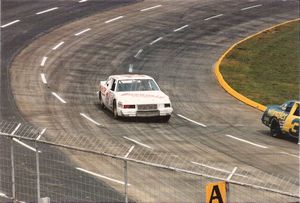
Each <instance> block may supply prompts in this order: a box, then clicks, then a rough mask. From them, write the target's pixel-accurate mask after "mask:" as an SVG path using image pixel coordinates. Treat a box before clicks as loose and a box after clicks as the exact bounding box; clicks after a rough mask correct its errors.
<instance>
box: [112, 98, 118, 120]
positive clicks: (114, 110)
mask: <svg viewBox="0 0 300 203" xmlns="http://www.w3.org/2000/svg"><path fill="white" fill-rule="evenodd" d="M113 116H114V119H118V118H119V115H118V112H117V103H116V100H114V102H113Z"/></svg>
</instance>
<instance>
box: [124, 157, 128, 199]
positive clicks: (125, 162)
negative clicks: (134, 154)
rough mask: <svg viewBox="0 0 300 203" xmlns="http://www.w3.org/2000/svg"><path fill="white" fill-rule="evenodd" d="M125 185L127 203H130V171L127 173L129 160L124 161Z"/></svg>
mask: <svg viewBox="0 0 300 203" xmlns="http://www.w3.org/2000/svg"><path fill="white" fill-rule="evenodd" d="M124 185H125V203H128V171H127V160H124Z"/></svg>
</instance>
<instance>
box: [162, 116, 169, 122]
mask: <svg viewBox="0 0 300 203" xmlns="http://www.w3.org/2000/svg"><path fill="white" fill-rule="evenodd" d="M170 118H171V115H167V116H163V117H161V121H162V122H163V123H167V122H169V120H170Z"/></svg>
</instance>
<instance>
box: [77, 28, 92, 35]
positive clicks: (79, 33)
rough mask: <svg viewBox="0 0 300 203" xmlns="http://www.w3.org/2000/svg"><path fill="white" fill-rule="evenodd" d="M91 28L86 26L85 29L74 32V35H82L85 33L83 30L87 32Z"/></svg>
mask: <svg viewBox="0 0 300 203" xmlns="http://www.w3.org/2000/svg"><path fill="white" fill-rule="evenodd" d="M90 30H91V28H87V29H85V30H81V31H80V32H77V33H76V34H74V35H75V36H79V35H82V34H83V33H85V32H88V31H90Z"/></svg>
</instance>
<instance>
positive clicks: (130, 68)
mask: <svg viewBox="0 0 300 203" xmlns="http://www.w3.org/2000/svg"><path fill="white" fill-rule="evenodd" d="M132 71H133V65H132V64H129V68H128V72H129V73H132Z"/></svg>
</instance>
